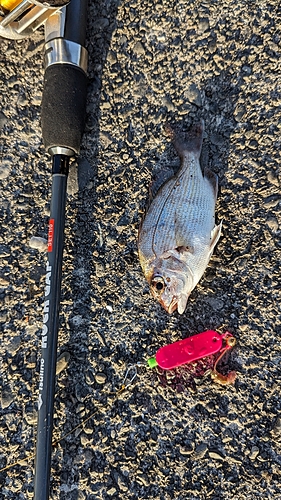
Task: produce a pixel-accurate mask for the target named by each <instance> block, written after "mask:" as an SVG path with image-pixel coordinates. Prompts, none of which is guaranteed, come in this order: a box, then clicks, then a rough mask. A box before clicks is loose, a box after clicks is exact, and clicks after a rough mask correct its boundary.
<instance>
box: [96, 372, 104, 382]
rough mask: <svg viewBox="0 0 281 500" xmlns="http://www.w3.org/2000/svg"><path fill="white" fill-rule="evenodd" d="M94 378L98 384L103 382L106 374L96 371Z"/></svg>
mask: <svg viewBox="0 0 281 500" xmlns="http://www.w3.org/2000/svg"><path fill="white" fill-rule="evenodd" d="M95 379H96V382H97V383H98V384H105V382H106V375H105V374H104V373H97V374H96V376H95Z"/></svg>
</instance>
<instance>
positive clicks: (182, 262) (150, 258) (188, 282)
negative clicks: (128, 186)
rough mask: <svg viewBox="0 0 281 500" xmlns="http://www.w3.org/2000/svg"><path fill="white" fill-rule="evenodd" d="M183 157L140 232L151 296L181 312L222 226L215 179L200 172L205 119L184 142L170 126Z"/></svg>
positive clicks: (157, 197) (154, 202) (208, 172)
mask: <svg viewBox="0 0 281 500" xmlns="http://www.w3.org/2000/svg"><path fill="white" fill-rule="evenodd" d="M170 132H171V134H170V135H172V138H173V141H174V144H175V147H176V149H177V151H178V153H179V155H180V157H181V160H182V161H181V167H180V169H179V172H178V173H177V175H176V176H174V177H173V178H172V179H170V180H168V181H167V182H166V183H165V184H164V186H162V188H160V190H159V192H158V193H157V195H156V197H155V199H154V200H153V201H152V203H151V206H150V208H149V209H148V212H147V215H146V217H145V219H144V221H143V224H142V226H141V228H140V232H139V256H140V261H141V265H142V268H143V271H144V274H145V276H146V278H147V280H148V282H149V283H150V285H151V291H152V293H153V295H154V296H155V297H156V298H157V299H158V300H159V301H160V303H161V304H162V305H163V306H164V307H165V309H166V310H168V312H172V311H173V310H175V308H176V307H177V308H178V311H179V312H183V310H184V308H185V305H186V302H187V298H188V296H189V294H190V292H191V290H192V289H193V288H194V287H195V286H196V284H197V283H198V281H199V279H200V278H201V276H202V274H203V272H204V270H205V268H206V266H207V264H208V262H209V259H210V257H211V255H212V252H213V249H214V246H215V244H216V243H217V241H218V239H219V236H220V230H221V225H220V226H215V202H216V196H217V179H216V176H215V174H213V173H212V172H210V171H209V170H206V172H204V174H203V173H202V170H201V167H200V163H199V156H200V152H201V145H202V135H203V121H202V122H200V123H199V124H197V125H195V126H194V127H193V129H192V130H191V132H190V133H189V135H188V136H187V137H186V138H185V139H184V141H182V140H181V141H179V140H178V136H177V134H176V132H175V131H174V130H172V129H170Z"/></svg>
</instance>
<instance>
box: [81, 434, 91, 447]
mask: <svg viewBox="0 0 281 500" xmlns="http://www.w3.org/2000/svg"><path fill="white" fill-rule="evenodd" d="M80 441H81V445H82V446H87V445H88V444H89V442H90V441H91V439H90V438H89V436H87V435H86V434H81V436H80Z"/></svg>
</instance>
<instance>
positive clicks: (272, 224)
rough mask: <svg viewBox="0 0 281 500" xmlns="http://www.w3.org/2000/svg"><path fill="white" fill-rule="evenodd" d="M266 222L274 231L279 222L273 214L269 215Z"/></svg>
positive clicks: (276, 229)
mask: <svg viewBox="0 0 281 500" xmlns="http://www.w3.org/2000/svg"><path fill="white" fill-rule="evenodd" d="M266 222H267V225H268V227H269V228H270V229H271V230H272V231H274V232H276V231H278V227H279V224H278V220H277V219H276V217H274V216H272V217H269V218H268V219H267V221H266Z"/></svg>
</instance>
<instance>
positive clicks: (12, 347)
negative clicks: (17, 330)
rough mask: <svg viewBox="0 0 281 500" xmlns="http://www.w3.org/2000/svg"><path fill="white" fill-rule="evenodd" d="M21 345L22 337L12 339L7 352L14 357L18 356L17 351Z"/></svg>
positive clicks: (17, 336)
mask: <svg viewBox="0 0 281 500" xmlns="http://www.w3.org/2000/svg"><path fill="white" fill-rule="evenodd" d="M20 343H21V338H20V335H16V336H15V337H13V338H12V340H10V342H9V344H8V346H7V350H8V351H9V353H10V354H11V355H12V356H13V355H14V354H16V352H17V350H18V349H19V347H20Z"/></svg>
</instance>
